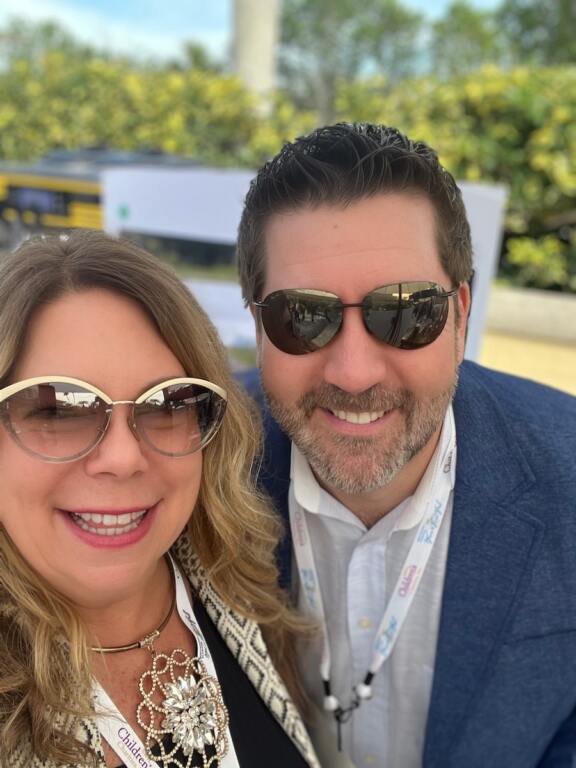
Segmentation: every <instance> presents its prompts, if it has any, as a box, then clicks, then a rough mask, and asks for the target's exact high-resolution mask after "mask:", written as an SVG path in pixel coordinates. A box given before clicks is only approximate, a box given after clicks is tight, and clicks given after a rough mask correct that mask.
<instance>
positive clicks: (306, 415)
mask: <svg viewBox="0 0 576 768" xmlns="http://www.w3.org/2000/svg"><path fill="white" fill-rule="evenodd" d="M456 384H457V375H456V376H455V377H454V381H453V382H452V385H451V386H450V387H448V388H447V389H445V390H443V391H442V392H440V393H439V394H437V395H433V396H430V397H420V398H417V397H416V396H415V395H414V393H413V392H410V391H409V390H406V389H400V390H395V391H387V390H386V389H385V388H384V387H383V386H380V385H377V386H374V387H371V388H370V389H369V390H366V391H365V392H362V393H361V394H359V395H350V394H348V393H347V392H344V391H342V390H341V389H339V388H338V387H334V386H333V385H330V384H326V383H323V384H320V385H319V386H318V387H316V388H315V389H314V390H313V391H311V392H307V393H306V394H305V395H304V396H303V397H302V398H301V399H300V400H299V401H298V402H297V403H296V405H295V406H292V407H289V406H285V405H284V404H282V403H281V402H279V401H278V400H276V399H275V398H274V397H273V396H272V395H271V394H270V393H269V392H266V397H267V400H268V403H269V405H270V410H271V412H272V415H273V416H274V418H275V419H276V421H277V422H278V423H279V424H280V426H281V427H282V429H283V430H284V431H285V432H286V433H287V434H288V435H289V436H290V438H291V439H292V440H293V441H294V443H295V444H296V445H297V447H298V448H299V449H300V451H301V452H302V453H303V454H304V456H305V457H306V459H307V460H308V462H309V464H310V466H311V467H312V470H313V471H314V474H315V475H316V477H317V478H318V480H319V481H320V483H321V484H322V485H323V486H325V487H326V488H328V489H333V490H336V491H340V492H341V493H345V494H351V495H355V494H360V493H367V492H369V491H373V490H375V489H376V488H382V487H384V486H386V485H388V483H390V482H391V481H392V480H393V479H394V478H395V477H396V475H397V474H398V473H399V472H400V470H401V469H403V467H405V466H406V464H408V462H409V461H410V460H411V459H412V458H413V457H414V456H415V455H416V454H417V453H418V452H419V451H421V450H422V448H424V446H425V445H426V444H427V443H428V442H429V441H430V440H431V438H432V436H433V435H434V433H435V432H436V431H437V430H438V429H439V427H441V425H442V423H443V420H444V416H445V414H446V410H447V408H448V406H449V404H450V402H451V401H452V398H453V396H454V392H455V390H456ZM316 408H326V409H328V410H330V411H339V410H340V411H354V412H359V411H364V412H365V411H371V412H374V411H384V412H387V411H389V410H391V409H396V410H397V411H398V413H399V415H400V416H401V420H399V419H394V426H392V427H390V430H389V431H388V432H385V433H384V434H381V435H378V436H374V437H352V436H350V435H345V434H338V433H336V432H332V433H331V432H330V430H329V428H326V429H318V428H317V429H313V428H311V426H310V422H309V419H310V417H311V416H312V414H313V413H314V411H315V409H316ZM399 422H400V423H399Z"/></svg>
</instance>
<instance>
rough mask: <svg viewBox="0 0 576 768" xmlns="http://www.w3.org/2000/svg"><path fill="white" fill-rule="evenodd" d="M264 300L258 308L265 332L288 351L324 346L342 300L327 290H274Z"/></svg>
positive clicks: (333, 332) (334, 329) (336, 324)
mask: <svg viewBox="0 0 576 768" xmlns="http://www.w3.org/2000/svg"><path fill="white" fill-rule="evenodd" d="M264 301H265V303H266V306H265V307H262V309H261V311H262V325H263V326H264V330H265V332H266V335H267V336H268V338H269V339H270V341H271V342H272V344H274V346H275V347H277V348H278V349H280V350H281V351H282V352H286V353H288V354H289V355H305V354H306V353H307V352H315V351H316V350H317V349H321V348H322V347H324V346H326V344H328V342H329V341H331V340H332V339H333V338H334V336H335V335H336V333H338V329H339V328H340V325H341V323H342V311H343V310H342V304H341V302H340V301H339V299H338V297H337V296H334V295H333V294H331V293H325V292H323V291H309V290H306V291H304V290H302V291H299V290H289V291H275V292H274V293H271V294H270V295H269V296H267V297H266V299H265V300H264Z"/></svg>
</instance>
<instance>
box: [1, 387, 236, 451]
mask: <svg viewBox="0 0 576 768" xmlns="http://www.w3.org/2000/svg"><path fill="white" fill-rule="evenodd" d="M21 384H24V385H25V384H26V382H21ZM12 389H15V391H14V392H10V390H12ZM6 390H8V392H9V394H8V395H7V397H6V398H5V399H4V400H3V401H2V402H1V403H0V415H1V417H2V419H3V421H4V424H5V425H6V427H7V429H8V430H9V432H10V433H11V434H12V436H13V437H14V439H15V441H16V442H17V443H18V444H19V445H20V446H21V447H22V448H23V449H24V450H26V451H27V452H28V453H31V454H33V455H34V456H37V457H39V458H41V459H43V460H44V461H51V462H66V461H74V460H76V459H80V458H82V457H83V456H86V455H87V454H88V453H90V451H91V450H92V449H93V448H94V447H95V446H96V445H97V444H98V443H99V442H100V440H102V438H103V436H104V434H105V432H106V429H107V427H108V424H109V422H110V417H111V413H112V408H113V406H114V403H113V402H112V401H111V400H109V399H107V398H106V396H105V395H103V393H99V392H98V391H93V390H92V389H90V387H89V385H87V384H86V385H85V386H84V385H83V384H82V383H81V382H74V381H73V380H72V381H70V380H66V379H62V380H57V379H55V380H53V381H40V382H38V383H31V384H30V385H29V386H21V387H20V386H19V384H15V385H11V386H9V387H7V388H6ZM121 404H123V405H126V406H128V407H129V408H130V410H129V411H128V423H129V426H130V428H131V429H132V431H133V432H134V434H135V435H136V436H137V437H138V438H141V439H142V440H144V442H146V443H147V444H148V445H149V446H150V447H151V448H153V449H154V450H155V451H158V452H159V453H162V454H164V455H166V456H186V455H188V454H191V453H194V452H196V451H199V450H201V449H202V448H204V447H205V446H206V445H207V444H208V443H209V442H210V440H211V439H212V438H213V437H214V435H215V434H216V432H217V431H218V428H219V427H220V424H221V423H222V419H223V417H224V413H225V411H226V393H225V392H224V390H222V389H220V387H217V386H216V385H214V384H211V383H210V382H204V381H202V380H200V379H172V380H170V381H169V382H165V383H164V384H159V385H157V386H156V387H153V388H151V389H149V390H147V391H146V392H144V393H143V394H142V395H140V397H138V398H137V400H136V401H134V402H133V403H132V402H131V401H121Z"/></svg>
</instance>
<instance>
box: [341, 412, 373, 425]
mask: <svg viewBox="0 0 576 768" xmlns="http://www.w3.org/2000/svg"><path fill="white" fill-rule="evenodd" d="M332 413H333V414H334V416H336V417H338V418H339V419H340V420H341V421H347V422H348V423H349V424H370V422H371V421H376V419H381V418H382V416H384V413H385V412H384V411H361V412H360V413H358V412H355V411H332Z"/></svg>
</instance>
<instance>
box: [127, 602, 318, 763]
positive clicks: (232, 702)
mask: <svg viewBox="0 0 576 768" xmlns="http://www.w3.org/2000/svg"><path fill="white" fill-rule="evenodd" d="M194 613H195V616H196V619H197V621H198V624H199V625H200V628H201V629H202V632H203V633H204V638H205V640H206V643H207V645H208V647H209V648H210V653H211V654H212V659H213V661H214V666H215V667H216V672H217V675H218V682H219V683H220V687H221V688H222V697H223V699H224V703H225V704H226V708H227V710H228V714H229V717H230V724H229V727H230V734H231V736H232V741H233V742H234V749H235V750H236V755H237V757H238V762H239V763H240V766H241V768H270V766H271V765H273V766H274V768H306V766H307V765H308V764H307V762H306V761H305V760H304V758H303V757H302V755H301V754H300V752H299V751H298V749H297V747H296V745H295V744H294V742H293V741H292V740H291V739H290V737H289V736H288V735H287V734H286V732H285V731H284V729H283V728H282V726H281V725H280V724H279V723H278V721H277V720H276V718H275V717H274V715H272V713H271V712H270V710H269V709H268V707H267V706H266V705H265V704H264V702H263V701H262V699H261V698H260V696H259V695H258V693H257V692H256V690H255V688H254V687H253V686H252V684H251V683H250V681H249V680H248V678H247V677H246V675H245V674H244V671H243V670H242V669H241V668H240V666H239V664H238V662H237V661H236V659H235V658H234V656H233V655H232V653H231V652H230V649H229V648H228V646H227V645H226V643H225V642H224V640H223V639H222V637H221V635H220V633H219V632H218V631H217V629H216V627H215V626H214V624H213V623H212V621H211V620H210V618H209V616H208V614H207V613H206V609H205V608H204V606H203V605H202V603H201V602H200V600H198V599H195V600H194ZM166 746H168V743H167V744H166ZM178 757H179V759H180V760H181V761H182V762H183V763H184V765H186V760H187V758H186V757H184V755H178ZM197 757H199V756H197V755H195V756H194V761H193V763H192V765H194V766H196V765H198V766H201V765H202V759H201V758H200V760H199V761H198V762H196V758H197ZM118 768H126V766H125V764H124V763H122V765H121V766H118Z"/></svg>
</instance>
